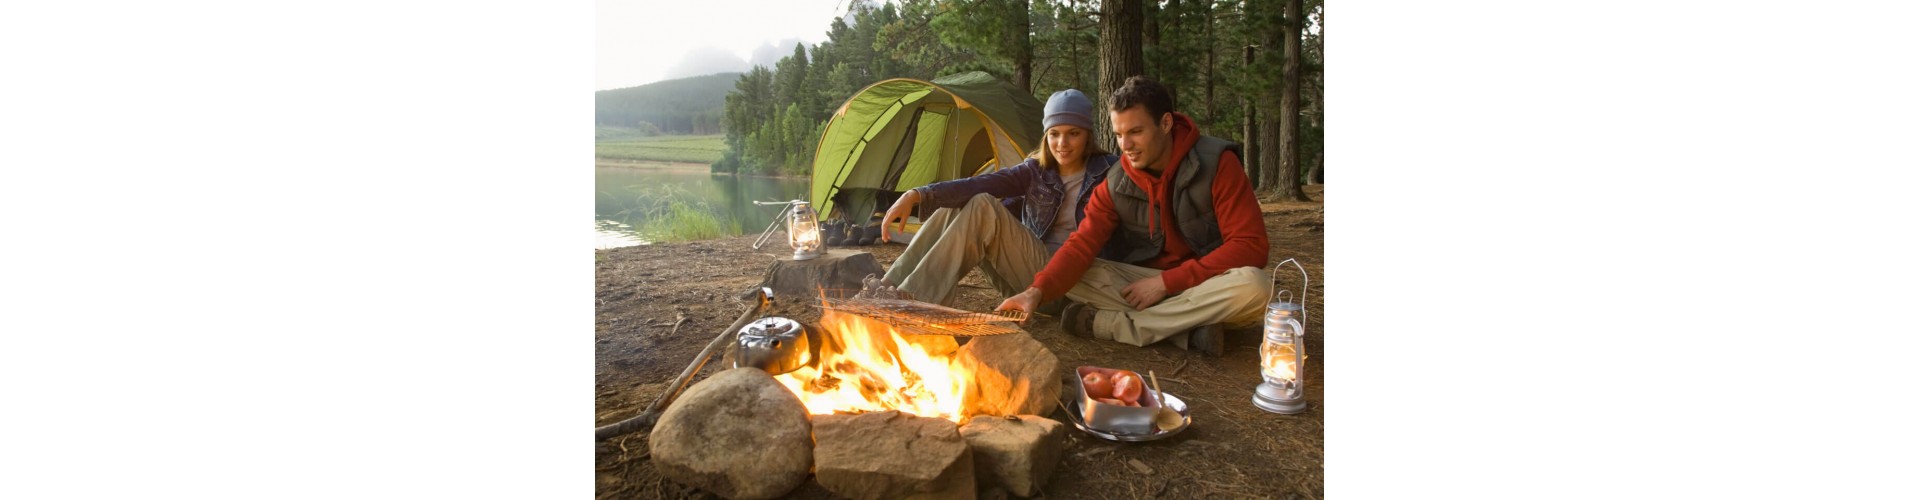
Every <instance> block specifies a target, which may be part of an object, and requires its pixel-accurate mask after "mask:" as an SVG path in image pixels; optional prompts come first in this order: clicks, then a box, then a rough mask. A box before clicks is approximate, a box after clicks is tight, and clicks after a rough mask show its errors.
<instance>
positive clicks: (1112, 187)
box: [1100, 135, 1245, 264]
mask: <svg viewBox="0 0 1920 500" xmlns="http://www.w3.org/2000/svg"><path fill="white" fill-rule="evenodd" d="M1226 151H1232V152H1233V155H1234V156H1235V157H1237V158H1245V155H1244V154H1243V153H1241V151H1240V144H1239V143H1236V142H1233V141H1228V140H1226V139H1220V138H1216V137H1211V136H1205V135H1203V136H1200V140H1199V141H1197V142H1195V143H1194V144H1193V148H1192V149H1189V150H1187V155H1186V156H1185V157H1183V158H1181V159H1180V167H1179V168H1180V170H1178V171H1177V172H1175V173H1174V176H1173V191H1172V193H1170V196H1169V197H1168V199H1167V203H1168V205H1169V207H1167V208H1171V209H1172V210H1173V220H1174V223H1175V224H1176V225H1178V226H1179V227H1180V236H1181V237H1182V239H1183V240H1184V241H1186V243H1187V247H1188V248H1192V249H1193V252H1194V254H1196V255H1202V256H1204V255H1206V254H1208V253H1211V252H1213V249H1216V248H1220V244H1221V243H1223V240H1222V239H1221V237H1220V221H1219V219H1216V218H1214V216H1213V174H1214V171H1216V170H1218V169H1219V168H1220V153H1223V152H1226ZM1116 168H1129V167H1124V166H1116ZM1107 191H1108V194H1111V195H1113V209H1114V213H1117V214H1119V215H1120V226H1119V227H1116V228H1114V230H1113V236H1112V237H1110V238H1108V240H1107V245H1106V247H1105V248H1104V249H1103V250H1102V251H1101V252H1100V258H1103V259H1107V260H1111V261H1115V262H1125V263H1128V264H1137V263H1139V262H1141V261H1145V260H1147V259H1151V258H1153V256H1155V255H1159V254H1160V249H1161V247H1162V246H1165V241H1166V240H1165V238H1166V234H1167V233H1166V230H1165V229H1164V228H1162V227H1161V224H1160V223H1159V222H1158V221H1155V222H1154V228H1155V229H1156V230H1155V231H1153V232H1152V233H1151V234H1149V233H1148V232H1147V219H1148V218H1149V217H1153V216H1155V215H1157V214H1154V213H1152V212H1153V211H1152V210H1151V209H1150V207H1149V204H1148V202H1147V191H1146V190H1145V189H1142V188H1141V187H1140V185H1139V184H1135V183H1134V182H1133V179H1132V178H1130V177H1128V176H1127V175H1126V174H1125V173H1117V175H1108V176H1107Z"/></svg>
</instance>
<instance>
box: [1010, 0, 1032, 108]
mask: <svg viewBox="0 0 1920 500" xmlns="http://www.w3.org/2000/svg"><path fill="white" fill-rule="evenodd" d="M1011 1H1012V2H1013V9H1012V10H1013V14H1012V15H1011V16H1010V19H1008V23H1007V25H1008V27H1009V28H1011V29H1009V30H1008V31H1010V33H1009V34H1010V35H1011V36H1012V37H1013V38H1012V44H1013V85H1014V86H1016V87H1020V90H1024V91H1026V92H1027V93H1028V94H1032V93H1033V27H1032V19H1031V16H1032V14H1031V10H1030V9H1032V7H1033V6H1032V4H1031V3H1030V1H1031V0H1011Z"/></svg>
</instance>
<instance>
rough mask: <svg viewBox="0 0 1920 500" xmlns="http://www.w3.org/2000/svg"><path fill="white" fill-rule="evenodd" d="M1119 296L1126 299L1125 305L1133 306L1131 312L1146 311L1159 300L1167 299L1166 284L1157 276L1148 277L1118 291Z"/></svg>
mask: <svg viewBox="0 0 1920 500" xmlns="http://www.w3.org/2000/svg"><path fill="white" fill-rule="evenodd" d="M1120 295H1121V296H1123V297H1126V298H1127V305H1130V306H1133V310H1135V311H1142V310H1146V308H1149V307H1153V305H1154V304H1158V303H1160V299H1165V298H1167V282H1166V281H1162V280H1161V279H1160V277H1159V276H1148V277H1147V278H1146V279H1143V280H1140V281H1135V282H1133V283H1131V284H1128V285H1127V287H1126V288H1122V289H1120Z"/></svg>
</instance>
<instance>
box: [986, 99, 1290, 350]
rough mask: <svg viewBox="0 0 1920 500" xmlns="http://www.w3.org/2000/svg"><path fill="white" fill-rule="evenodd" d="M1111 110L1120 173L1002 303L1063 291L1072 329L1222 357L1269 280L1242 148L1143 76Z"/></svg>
mask: <svg viewBox="0 0 1920 500" xmlns="http://www.w3.org/2000/svg"><path fill="white" fill-rule="evenodd" d="M1107 108H1108V110H1107V111H1108V116H1109V117H1111V118H1112V120H1111V121H1112V125H1113V133H1114V136H1115V138H1116V139H1118V141H1119V143H1120V151H1121V152H1122V153H1123V154H1122V155H1121V160H1120V163H1121V166H1122V168H1120V169H1119V170H1120V171H1121V172H1122V173H1123V174H1124V175H1108V176H1107V181H1106V182H1105V183H1102V184H1101V185H1100V186H1098V187H1096V188H1094V190H1093V192H1092V196H1091V198H1090V199H1089V200H1088V202H1087V213H1086V218H1085V219H1084V220H1082V221H1081V224H1080V227H1079V228H1078V229H1076V230H1075V231H1074V232H1073V235H1072V236H1069V237H1068V238H1067V242H1066V244H1065V245H1063V246H1061V247H1060V250H1059V251H1058V252H1056V253H1055V254H1054V256H1053V259H1052V260H1050V261H1049V262H1048V263H1047V266H1046V268H1045V269H1043V270H1041V271H1040V274H1039V275H1037V276H1035V277H1034V281H1033V285H1032V286H1031V287H1029V288H1027V289H1026V290H1025V291H1023V292H1020V293H1019V294H1016V295H1014V296H1013V297H1010V298H1008V299H1007V300H1006V301H1004V302H1001V304H1000V307H999V308H998V310H1008V309H1019V310H1022V311H1027V312H1029V313H1031V312H1033V310H1034V308H1035V307H1037V306H1038V305H1039V304H1042V303H1046V302H1047V301H1050V300H1053V299H1055V298H1058V297H1060V296H1062V295H1064V296H1066V297H1068V298H1070V299H1073V300H1074V301H1075V302H1076V303H1075V304H1073V305H1069V306H1068V307H1067V308H1066V310H1065V311H1064V312H1062V314H1061V318H1060V320H1061V327H1062V328H1063V329H1065V330H1066V331H1067V333H1069V334H1073V335H1076V336H1082V337H1090V338H1096V339H1101V340H1113V341H1117V342H1122V343H1127V344H1132V345H1137V346H1145V345H1148V344H1152V343H1154V342H1159V341H1161V340H1168V339H1171V340H1172V341H1173V342H1174V343H1175V344H1176V345H1179V346H1180V347H1182V348H1186V349H1193V350H1199V351H1201V352H1203V353H1205V354H1207V355H1209V356H1219V355H1220V354H1221V351H1222V350H1223V349H1224V348H1225V336H1224V333H1225V331H1224V330H1225V327H1239V326H1246V325H1251V324H1254V323H1257V322H1259V321H1260V318H1261V314H1262V312H1264V311H1265V306H1266V300H1267V296H1268V294H1269V292H1270V284H1271V281H1270V280H1269V278H1268V277H1267V273H1266V271H1265V270H1264V269H1263V268H1264V267H1266V265H1267V230H1266V226H1265V224H1263V223H1262V222H1261V219H1260V204H1259V201H1258V200H1256V199H1255V198H1254V195H1253V187H1252V186H1251V185H1250V184H1248V182H1247V176H1246V173H1245V172H1244V171H1243V170H1242V169H1241V164H1240V146H1239V145H1238V144H1234V143H1232V142H1229V141H1227V140H1224V139H1219V138H1215V137H1208V136H1203V135H1200V132H1199V130H1198V129H1196V128H1195V127H1194V124H1193V119H1192V118H1188V117H1187V115H1185V114H1181V113H1177V112H1174V111H1173V97H1172V95H1171V94H1170V93H1169V92H1168V91H1167V88H1166V87H1165V86H1163V85H1161V84H1160V83H1159V82H1155V81H1153V80H1150V79H1147V78H1145V77H1140V76H1135V77H1132V78H1128V79H1127V81H1126V84H1125V85H1122V86H1121V87H1120V88H1119V89H1116V90H1114V92H1113V94H1112V95H1111V96H1108V100H1107ZM1110 242H1116V243H1118V244H1109V243H1110ZM1103 249H1104V250H1103ZM1096 254H1097V255H1098V257H1099V258H1097V259H1096V258H1095V256H1096Z"/></svg>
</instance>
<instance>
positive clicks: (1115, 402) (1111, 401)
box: [1094, 398, 1127, 406]
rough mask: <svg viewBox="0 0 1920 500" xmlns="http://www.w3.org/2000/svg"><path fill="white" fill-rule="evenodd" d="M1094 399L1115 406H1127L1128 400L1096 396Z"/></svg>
mask: <svg viewBox="0 0 1920 500" xmlns="http://www.w3.org/2000/svg"><path fill="white" fill-rule="evenodd" d="M1094 401H1099V402H1102V403H1106V404H1110V405H1114V406H1127V402H1126V401H1121V400H1118V399H1113V398H1096V399H1094Z"/></svg>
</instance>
